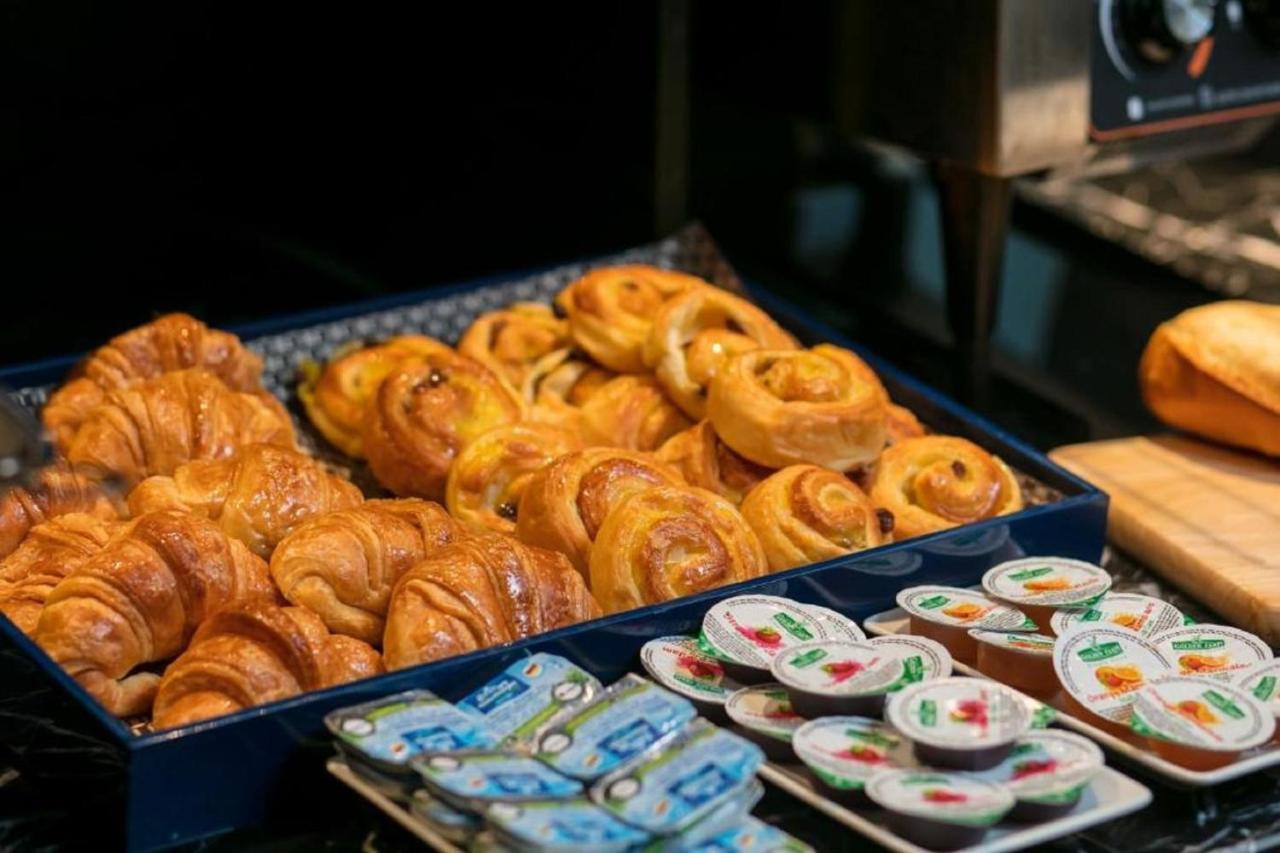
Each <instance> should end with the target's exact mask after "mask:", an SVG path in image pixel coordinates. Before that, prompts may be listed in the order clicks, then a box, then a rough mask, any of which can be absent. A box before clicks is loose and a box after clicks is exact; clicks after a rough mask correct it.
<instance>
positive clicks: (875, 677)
mask: <svg viewBox="0 0 1280 853" xmlns="http://www.w3.org/2000/svg"><path fill="white" fill-rule="evenodd" d="M771 671H772V672H773V677H774V678H775V679H777V681H778V683H779V684H781V685H782V686H783V687H784V688H785V689H786V691H787V695H788V696H789V697H791V707H792V708H794V709H795V711H796V713H797V714H799V715H800V716H802V717H804V718H806V719H813V718H815V717H829V716H837V715H841V714H853V715H856V716H861V717H879V716H881V714H883V713H884V699H885V696H886V695H887V694H888V693H889V692H890V691H891V690H892V689H894V688H895V687H898V686H900V685H901V683H902V682H903V681H904V680H905V679H906V678H907V676H906V674H905V672H904V668H903V661H902V659H901V658H899V657H898V654H897V652H895V651H894V650H893V649H892V648H888V647H885V646H873V645H871V644H870V643H853V642H849V641H847V640H818V641H816V642H812V643H802V644H800V645H798V646H792V647H791V648H789V649H787V650H786V651H785V652H782V653H780V654H777V655H775V656H774V658H773V664H772V667H771ZM917 680H918V679H917Z"/></svg>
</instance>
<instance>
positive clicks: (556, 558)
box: [382, 534, 600, 669]
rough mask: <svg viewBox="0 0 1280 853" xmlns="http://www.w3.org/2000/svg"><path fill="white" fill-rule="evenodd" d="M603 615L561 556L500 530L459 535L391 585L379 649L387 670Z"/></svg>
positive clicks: (516, 638)
mask: <svg viewBox="0 0 1280 853" xmlns="http://www.w3.org/2000/svg"><path fill="white" fill-rule="evenodd" d="M599 615H600V605H599V604H597V603H596V600H595V599H594V598H593V597H592V595H591V593H590V592H588V591H587V586H586V584H585V583H584V582H583V580H582V577H581V575H579V574H578V573H577V572H576V571H574V568H573V566H571V565H569V561H568V560H566V559H565V558H564V556H563V555H561V554H556V553H554V552H551V551H546V550H543V549H541V548H534V547H531V546H528V545H523V544H521V543H519V542H517V541H515V540H514V539H511V538H509V537H506V536H499V535H497V534H489V535H485V536H475V537H469V538H467V539H462V540H459V541H458V542H455V543H453V544H452V545H449V546H448V547H446V548H443V549H441V550H440V551H438V552H436V554H435V555H434V556H432V557H429V558H428V559H426V560H424V561H422V562H421V563H419V564H418V565H416V566H414V567H413V568H412V569H410V570H409V571H408V573H406V574H405V576H404V577H402V578H401V579H400V582H399V583H397V584H396V588H395V591H394V592H393V593H392V595H391V607H390V609H389V610H388V612H387V629H386V633H385V635H384V636H383V643H382V654H383V659H384V660H385V661H386V664H387V668H388V669H399V668H401V667H406V666H413V665H414V664H419V663H427V662H429V661H434V660H440V659H442V658H446V657H452V656H453V655H459V654H463V653H465V652H470V651H475V650H476V649H483V648H487V647H489V646H495V645H498V644H500V643H509V642H512V641H513V640H519V639H522V638H524V637H529V636H532V635H534V634H541V633H542V632H544V631H550V630H553V629H555V628H561V627H564V626H565V625H572V624H574V623H576V622H581V621H583V620H586V619H592V618H595V617H596V616H599Z"/></svg>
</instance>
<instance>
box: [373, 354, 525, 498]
mask: <svg viewBox="0 0 1280 853" xmlns="http://www.w3.org/2000/svg"><path fill="white" fill-rule="evenodd" d="M523 413H524V406H523V404H522V403H521V401H520V399H519V397H517V396H516V394H515V392H514V391H512V390H511V389H510V388H509V387H508V386H507V384H506V383H505V382H503V381H502V380H501V379H499V378H498V377H497V376H495V375H494V373H493V371H491V370H490V369H489V368H487V367H485V366H484V365H483V364H480V363H479V362H477V361H473V360H472V359H469V358H467V357H466V356H461V355H458V354H457V353H455V352H452V351H439V352H432V353H428V354H427V355H425V356H424V357H423V358H422V359H421V360H419V361H415V362H413V363H411V364H406V365H402V366H401V367H398V368H396V369H395V370H393V371H392V372H391V373H389V374H388V375H387V378H386V379H384V380H383V381H382V385H381V386H379V388H378V393H377V395H376V396H375V397H374V403H373V406H372V407H371V408H370V409H369V411H368V413H367V414H366V416H365V423H364V433H363V435H364V452H365V456H366V458H367V459H368V461H369V468H370V470H372V471H373V475H374V477H376V478H377V480H378V482H379V483H381V484H382V485H383V486H385V487H386V488H388V489H390V490H391V491H392V492H395V493H396V494H397V495H406V496H415V497H423V498H431V499H432V500H440V499H442V498H443V497H444V487H445V478H446V477H447V476H448V473H449V465H450V464H452V462H453V459H454V457H455V456H457V455H458V451H460V450H461V449H462V448H463V447H464V446H466V445H467V443H469V442H470V441H471V440H472V439H475V438H478V437H479V436H481V435H483V434H484V433H486V432H488V431H489V430H491V429H493V428H494V427H498V426H503V425H505V424H510V423H515V422H517V421H519V420H520V419H521V418H522V416H523Z"/></svg>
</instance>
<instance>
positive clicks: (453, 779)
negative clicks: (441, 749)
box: [413, 752, 582, 805]
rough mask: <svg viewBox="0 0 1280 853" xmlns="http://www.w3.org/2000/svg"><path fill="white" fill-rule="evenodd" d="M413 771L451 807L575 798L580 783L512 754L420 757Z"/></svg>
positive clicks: (528, 759)
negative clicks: (454, 805) (453, 805)
mask: <svg viewBox="0 0 1280 853" xmlns="http://www.w3.org/2000/svg"><path fill="white" fill-rule="evenodd" d="M413 769H414V770H417V771H418V774H419V775H420V776H422V782H423V784H424V785H426V786H427V790H428V792H430V793H431V794H433V795H435V796H439V797H443V798H444V799H445V800H446V801H447V802H449V803H451V804H464V805H465V804H472V803H486V802H495V801H504V800H506V801H519V800H543V799H554V798H557V797H574V796H578V795H580V794H581V793H582V783H581V782H579V781H578V780H577V779H570V778H569V777H568V776H564V775H562V774H560V773H557V772H556V771H555V770H553V769H552V768H550V767H548V766H547V765H546V764H544V763H543V762H541V761H539V760H538V759H536V758H533V757H532V756H528V755H521V754H519V753H515V752H455V753H449V754H443V755H430V756H419V757H418V758H416V759H414V761H413Z"/></svg>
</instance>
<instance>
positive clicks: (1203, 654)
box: [1151, 625, 1274, 681]
mask: <svg viewBox="0 0 1280 853" xmlns="http://www.w3.org/2000/svg"><path fill="white" fill-rule="evenodd" d="M1151 642H1152V644H1153V645H1154V646H1155V647H1156V648H1158V649H1159V650H1160V651H1162V652H1164V655H1165V657H1167V658H1169V660H1171V661H1173V667H1174V669H1175V670H1176V671H1177V672H1178V674H1179V675H1199V676H1205V677H1209V678H1215V679H1218V680H1221V681H1232V680H1234V679H1235V678H1236V676H1238V675H1239V674H1240V673H1242V672H1244V671H1245V670H1246V669H1249V668H1250V667H1252V666H1255V665H1257V664H1259V663H1262V662H1265V661H1269V660H1271V659H1272V658H1273V657H1274V655H1272V654H1271V647H1270V646H1268V645H1267V644H1266V643H1264V642H1263V641H1262V639H1261V638H1260V637H1258V636H1256V635H1254V634H1250V633H1249V632H1248V631H1241V630H1240V629H1239V628H1231V627H1229V626H1227V625H1191V626H1187V627H1184V628H1174V629H1173V630H1171V631H1165V632H1164V633H1162V634H1159V635H1157V636H1155V637H1152V638H1151Z"/></svg>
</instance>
